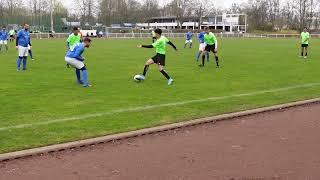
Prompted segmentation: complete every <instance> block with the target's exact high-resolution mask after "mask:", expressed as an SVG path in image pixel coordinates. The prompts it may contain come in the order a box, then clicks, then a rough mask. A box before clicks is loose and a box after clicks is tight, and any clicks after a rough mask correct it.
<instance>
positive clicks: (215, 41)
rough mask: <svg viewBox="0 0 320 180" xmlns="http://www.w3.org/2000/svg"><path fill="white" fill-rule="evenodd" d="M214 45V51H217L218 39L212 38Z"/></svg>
mask: <svg viewBox="0 0 320 180" xmlns="http://www.w3.org/2000/svg"><path fill="white" fill-rule="evenodd" d="M214 44H215V47H214V48H215V50H216V51H217V50H218V39H217V37H216V36H214Z"/></svg>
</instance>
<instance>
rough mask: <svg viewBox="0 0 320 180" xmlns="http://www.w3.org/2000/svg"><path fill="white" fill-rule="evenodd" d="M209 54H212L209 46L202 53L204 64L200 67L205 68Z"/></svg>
mask: <svg viewBox="0 0 320 180" xmlns="http://www.w3.org/2000/svg"><path fill="white" fill-rule="evenodd" d="M209 53H210V46H209V45H207V46H206V47H205V49H204V51H203V52H202V64H200V65H199V67H204V65H205V60H206V57H208V56H209Z"/></svg>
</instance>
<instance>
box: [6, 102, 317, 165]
mask: <svg viewBox="0 0 320 180" xmlns="http://www.w3.org/2000/svg"><path fill="white" fill-rule="evenodd" d="M316 103H320V98H316V99H310V100H304V101H298V102H292V103H286V104H281V105H275V106H270V107H264V108H258V109H253V110H247V111H241V112H236V113H229V114H223V115H218V116H213V117H207V118H201V119H195V120H192V121H186V122H180V123H175V124H169V125H163V126H158V127H154V128H147V129H141V130H137V131H132V132H127V133H120V134H115V135H108V136H103V137H97V138H92V139H86V140H80V141H74V142H69V143H64V144H57V145H52V146H46V147H40V148H34V149H28V150H23V151H17V152H12V153H6V154H0V162H3V161H9V160H13V159H19V158H24V157H29V156H36V155H41V154H47V153H52V152H58V151H64V150H68V149H74V148H81V147H86V146H91V145H96V144H102V143H108V142H112V141H117V140H123V139H128V138H133V137H138V136H144V135H148V134H154V133H159V132H163V131H168V130H174V129H179V128H184V127H190V126H196V125H201V124H206V123H212V122H215V121H223V120H230V119H234V118H239V117H244V116H250V115H254V114H260V113H266V112H272V111H277V110H283V109H288V108H292V107H297V106H304V105H308V104H316Z"/></svg>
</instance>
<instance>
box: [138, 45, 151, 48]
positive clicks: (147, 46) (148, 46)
mask: <svg viewBox="0 0 320 180" xmlns="http://www.w3.org/2000/svg"><path fill="white" fill-rule="evenodd" d="M138 47H139V48H154V47H153V45H140V46H138Z"/></svg>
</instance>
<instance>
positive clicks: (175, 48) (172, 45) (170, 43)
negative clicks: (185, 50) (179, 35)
mask: <svg viewBox="0 0 320 180" xmlns="http://www.w3.org/2000/svg"><path fill="white" fill-rule="evenodd" d="M167 44H169V45H170V46H171V47H173V49H174V50H176V51H178V49H177V47H176V46H175V45H174V44H173V43H172V42H171V41H169V42H167Z"/></svg>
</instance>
